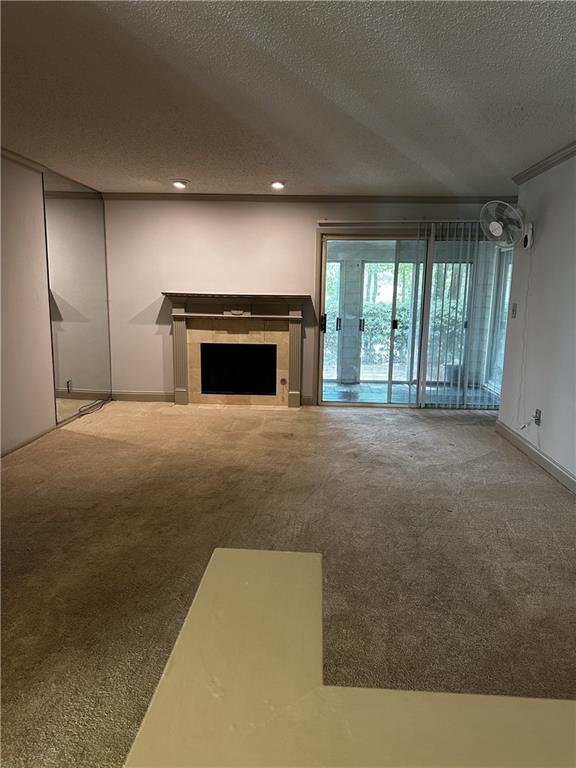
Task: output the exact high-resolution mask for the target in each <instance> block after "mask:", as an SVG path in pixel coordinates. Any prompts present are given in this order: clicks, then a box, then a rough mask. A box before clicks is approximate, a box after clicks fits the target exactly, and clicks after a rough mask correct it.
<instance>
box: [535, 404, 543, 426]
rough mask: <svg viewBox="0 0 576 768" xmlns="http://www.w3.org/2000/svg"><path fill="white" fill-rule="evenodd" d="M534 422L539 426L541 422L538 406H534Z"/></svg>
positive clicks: (540, 412)
mask: <svg viewBox="0 0 576 768" xmlns="http://www.w3.org/2000/svg"><path fill="white" fill-rule="evenodd" d="M534 424H536V426H537V427H539V426H540V424H542V411H541V410H540V408H536V410H535V411H534Z"/></svg>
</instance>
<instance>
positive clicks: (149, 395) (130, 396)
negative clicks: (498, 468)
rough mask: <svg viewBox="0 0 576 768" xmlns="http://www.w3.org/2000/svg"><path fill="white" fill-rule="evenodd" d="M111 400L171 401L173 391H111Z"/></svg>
mask: <svg viewBox="0 0 576 768" xmlns="http://www.w3.org/2000/svg"><path fill="white" fill-rule="evenodd" d="M112 400H128V401H130V402H142V403H173V402H174V392H112Z"/></svg>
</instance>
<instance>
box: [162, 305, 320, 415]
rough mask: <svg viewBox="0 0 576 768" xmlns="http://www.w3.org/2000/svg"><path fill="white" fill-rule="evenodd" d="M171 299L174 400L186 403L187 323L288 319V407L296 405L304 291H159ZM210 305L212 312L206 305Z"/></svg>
mask: <svg viewBox="0 0 576 768" xmlns="http://www.w3.org/2000/svg"><path fill="white" fill-rule="evenodd" d="M162 294H163V295H164V296H165V297H166V298H167V299H169V300H170V301H171V302H172V324H173V340H174V402H175V403H176V404H177V405H187V404H188V399H189V398H188V343H187V323H188V321H190V322H193V321H194V319H195V318H196V319H199V318H206V317H210V318H216V319H221V320H224V321H227V320H233V319H236V318H238V319H244V320H246V319H259V320H261V319H266V320H288V331H289V344H290V352H289V371H288V406H289V407H298V406H299V405H300V403H301V388H302V312H303V307H304V304H305V303H306V302H307V301H310V300H311V297H310V296H307V295H304V294H242V293H235V294H230V293H188V292H184V291H162ZM210 306H212V307H213V311H210V310H209V307H210Z"/></svg>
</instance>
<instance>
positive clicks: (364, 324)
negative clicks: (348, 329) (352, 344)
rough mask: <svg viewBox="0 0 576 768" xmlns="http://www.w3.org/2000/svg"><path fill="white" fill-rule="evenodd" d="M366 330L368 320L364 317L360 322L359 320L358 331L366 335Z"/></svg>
mask: <svg viewBox="0 0 576 768" xmlns="http://www.w3.org/2000/svg"><path fill="white" fill-rule="evenodd" d="M365 328H366V320H365V319H364V318H363V317H361V318H359V320H358V330H359V331H360V332H361V333H364V329H365Z"/></svg>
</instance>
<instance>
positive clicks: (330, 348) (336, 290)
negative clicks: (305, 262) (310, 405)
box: [324, 261, 340, 381]
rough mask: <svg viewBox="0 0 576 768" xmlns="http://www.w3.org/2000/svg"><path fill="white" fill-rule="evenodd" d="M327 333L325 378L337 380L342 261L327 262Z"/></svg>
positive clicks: (325, 342)
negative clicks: (337, 323)
mask: <svg viewBox="0 0 576 768" xmlns="http://www.w3.org/2000/svg"><path fill="white" fill-rule="evenodd" d="M324 309H325V312H326V333H325V334H324V379H325V380H329V381H336V378H337V375H338V331H337V330H336V318H337V317H338V316H339V315H340V263H339V262H337V261H336V262H334V261H332V262H328V263H327V264H326V296H325V304H324Z"/></svg>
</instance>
